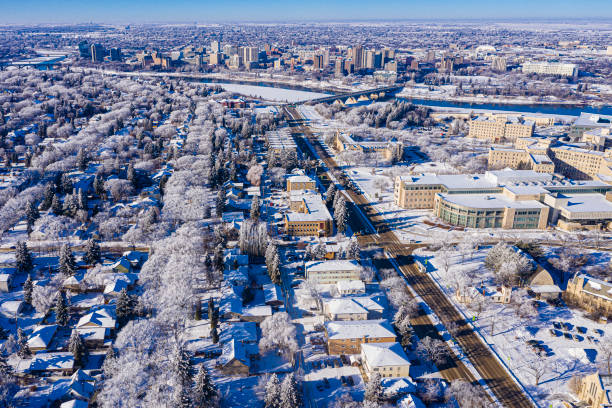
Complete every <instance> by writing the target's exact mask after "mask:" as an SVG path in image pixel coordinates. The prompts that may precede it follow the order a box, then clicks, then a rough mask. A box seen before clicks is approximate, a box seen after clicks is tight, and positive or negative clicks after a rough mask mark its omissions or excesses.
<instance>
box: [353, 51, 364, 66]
mask: <svg viewBox="0 0 612 408" xmlns="http://www.w3.org/2000/svg"><path fill="white" fill-rule="evenodd" d="M351 59H352V60H353V66H354V68H355V70H359V69H361V68H363V63H364V61H363V47H362V46H361V45H355V46H354V47H353V49H352V55H351Z"/></svg>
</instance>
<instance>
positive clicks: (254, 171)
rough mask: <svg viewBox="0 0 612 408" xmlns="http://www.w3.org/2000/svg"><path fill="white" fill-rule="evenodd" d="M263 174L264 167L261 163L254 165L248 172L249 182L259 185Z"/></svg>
mask: <svg viewBox="0 0 612 408" xmlns="http://www.w3.org/2000/svg"><path fill="white" fill-rule="evenodd" d="M262 174H263V167H262V166H261V165H260V164H257V165H255V166H252V167H251V168H250V169H249V171H248V172H247V175H246V178H247V180H249V182H250V183H251V184H252V185H254V186H258V185H259V184H260V183H261V175H262Z"/></svg>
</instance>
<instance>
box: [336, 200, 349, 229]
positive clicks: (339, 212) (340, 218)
mask: <svg viewBox="0 0 612 408" xmlns="http://www.w3.org/2000/svg"><path fill="white" fill-rule="evenodd" d="M347 219H348V214H347V208H346V199H345V198H344V196H341V197H340V198H339V199H338V201H337V202H336V206H335V207H334V220H335V221H336V228H337V229H338V232H344V231H346V222H347Z"/></svg>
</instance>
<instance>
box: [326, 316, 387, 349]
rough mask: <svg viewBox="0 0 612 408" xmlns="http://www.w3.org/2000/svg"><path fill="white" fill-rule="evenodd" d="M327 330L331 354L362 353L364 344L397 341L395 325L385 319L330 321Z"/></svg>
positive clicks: (328, 346)
mask: <svg viewBox="0 0 612 408" xmlns="http://www.w3.org/2000/svg"><path fill="white" fill-rule="evenodd" d="M325 332H326V334H327V348H328V352H329V354H360V353H361V345H362V344H370V343H393V342H396V341H397V336H396V334H395V331H394V330H393V327H391V325H390V324H389V322H388V321H387V320H384V319H380V320H355V321H334V322H329V323H327V324H326V325H325Z"/></svg>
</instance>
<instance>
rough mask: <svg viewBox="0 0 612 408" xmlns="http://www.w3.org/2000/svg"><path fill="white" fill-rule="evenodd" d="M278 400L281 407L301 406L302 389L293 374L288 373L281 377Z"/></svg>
mask: <svg viewBox="0 0 612 408" xmlns="http://www.w3.org/2000/svg"><path fill="white" fill-rule="evenodd" d="M280 400H281V406H283V407H301V406H302V403H303V401H302V389H301V385H300V384H298V382H297V380H296V379H295V374H293V373H289V374H287V375H286V376H285V378H283V382H282V383H281V388H280Z"/></svg>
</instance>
